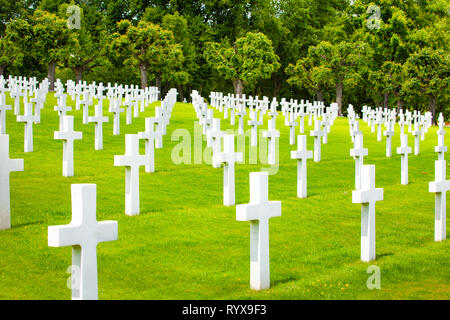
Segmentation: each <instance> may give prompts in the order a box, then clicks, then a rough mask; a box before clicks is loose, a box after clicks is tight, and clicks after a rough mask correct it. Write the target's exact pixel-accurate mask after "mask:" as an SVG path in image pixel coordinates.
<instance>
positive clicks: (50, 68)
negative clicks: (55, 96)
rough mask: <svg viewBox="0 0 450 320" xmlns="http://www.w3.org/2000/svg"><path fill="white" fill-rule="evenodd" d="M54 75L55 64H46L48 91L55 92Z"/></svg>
mask: <svg viewBox="0 0 450 320" xmlns="http://www.w3.org/2000/svg"><path fill="white" fill-rule="evenodd" d="M55 73H56V62H55V61H54V62H50V63H49V64H48V73H47V78H48V82H49V84H50V89H49V90H50V91H55Z"/></svg>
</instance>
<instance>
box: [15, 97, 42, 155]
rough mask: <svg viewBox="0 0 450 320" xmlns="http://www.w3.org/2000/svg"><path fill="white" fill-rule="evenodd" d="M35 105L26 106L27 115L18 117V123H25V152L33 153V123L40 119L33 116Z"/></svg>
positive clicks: (28, 104)
mask: <svg viewBox="0 0 450 320" xmlns="http://www.w3.org/2000/svg"><path fill="white" fill-rule="evenodd" d="M32 109H33V104H32V103H27V104H25V114H24V115H23V116H17V122H25V133H24V152H33V123H34V122H35V121H36V120H37V119H38V118H37V117H36V116H35V115H34V114H33V110H32Z"/></svg>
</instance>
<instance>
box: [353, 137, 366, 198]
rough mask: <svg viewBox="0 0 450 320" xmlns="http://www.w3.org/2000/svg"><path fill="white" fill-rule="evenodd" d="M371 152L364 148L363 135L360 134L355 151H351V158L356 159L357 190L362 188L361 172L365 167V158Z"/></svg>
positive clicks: (356, 138)
mask: <svg viewBox="0 0 450 320" xmlns="http://www.w3.org/2000/svg"><path fill="white" fill-rule="evenodd" d="M368 154H369V151H368V150H367V148H364V139H363V134H362V132H360V133H359V134H357V135H356V136H355V141H354V145H353V149H350V156H351V157H353V158H354V159H355V189H356V190H359V189H360V188H361V170H362V167H363V165H364V156H367V155H368Z"/></svg>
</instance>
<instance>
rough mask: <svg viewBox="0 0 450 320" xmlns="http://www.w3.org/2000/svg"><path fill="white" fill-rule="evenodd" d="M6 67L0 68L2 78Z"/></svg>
mask: <svg viewBox="0 0 450 320" xmlns="http://www.w3.org/2000/svg"><path fill="white" fill-rule="evenodd" d="M5 68H6V65H1V66H0V76H3V72H4V71H5Z"/></svg>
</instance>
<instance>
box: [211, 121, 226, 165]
mask: <svg viewBox="0 0 450 320" xmlns="http://www.w3.org/2000/svg"><path fill="white" fill-rule="evenodd" d="M224 134H225V131H222V130H220V119H213V125H212V129H211V130H210V131H209V138H210V139H211V147H212V154H213V159H214V155H215V154H216V153H218V152H220V147H221V146H222V137H223V136H224ZM212 166H213V168H218V167H220V164H217V163H214V161H213V163H212Z"/></svg>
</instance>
